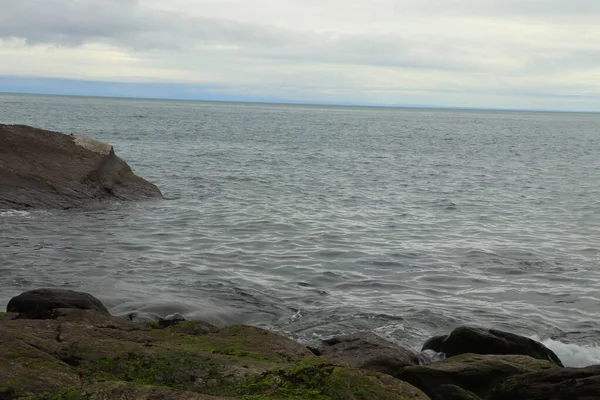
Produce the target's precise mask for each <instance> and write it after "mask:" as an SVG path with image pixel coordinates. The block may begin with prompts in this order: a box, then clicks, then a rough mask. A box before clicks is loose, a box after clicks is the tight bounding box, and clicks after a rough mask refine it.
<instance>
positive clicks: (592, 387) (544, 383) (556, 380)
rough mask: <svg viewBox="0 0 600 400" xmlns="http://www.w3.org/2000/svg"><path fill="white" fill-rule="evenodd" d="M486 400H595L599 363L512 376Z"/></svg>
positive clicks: (599, 391)
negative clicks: (591, 365) (584, 366)
mask: <svg viewBox="0 0 600 400" xmlns="http://www.w3.org/2000/svg"><path fill="white" fill-rule="evenodd" d="M489 399H490V400H567V399H568V400H571V399H573V400H575V399H576V400H598V399H600V366H599V365H596V366H593V367H588V368H560V369H552V370H548V371H543V372H536V373H531V374H526V375H520V376H514V377H512V378H509V379H507V380H506V381H504V382H503V383H502V384H501V385H499V386H498V387H497V388H496V389H495V390H494V391H493V392H492V394H491V395H490V397H489Z"/></svg>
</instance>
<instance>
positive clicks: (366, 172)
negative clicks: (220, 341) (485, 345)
mask: <svg viewBox="0 0 600 400" xmlns="http://www.w3.org/2000/svg"><path fill="white" fill-rule="evenodd" d="M0 123H21V124H29V125H33V126H36V127H40V128H44V129H51V130H57V131H60V132H65V133H81V134H85V135H89V136H91V137H93V138H95V139H98V140H102V141H105V142H108V143H110V144H112V145H114V147H115V150H116V152H117V154H118V155H119V156H120V157H121V158H123V159H124V160H126V161H127V162H128V163H129V164H130V165H131V166H132V168H133V169H134V171H135V172H136V173H137V174H138V175H140V176H143V177H145V178H147V179H148V180H150V181H152V182H154V183H156V184H157V185H158V186H159V187H160V188H161V190H162V191H163V194H164V195H165V196H166V197H167V198H168V200H166V201H163V202H142V203H129V204H110V205H108V206H102V207H92V208H89V209H85V210H69V211H32V212H22V211H7V212H1V213H0V284H1V287H2V291H0V309H1V308H2V307H4V306H5V305H6V303H7V302H8V300H9V299H10V298H11V297H12V296H14V295H17V294H19V293H21V292H22V291H25V290H29V289H34V288H39V287H60V288H68V289H75V290H83V291H87V292H90V293H92V294H94V295H96V296H97V297H98V298H100V299H101V300H102V301H103V302H104V303H105V304H106V305H107V307H108V308H109V309H110V310H111V312H112V313H114V314H118V315H125V314H128V313H130V312H133V311H136V312H138V313H140V315H147V316H151V315H161V316H166V315H168V314H172V313H176V312H178V313H181V314H182V315H184V316H185V317H186V318H197V319H205V320H208V321H210V322H213V323H216V324H220V325H225V324H231V323H247V324H253V325H258V326H261V327H265V328H269V329H274V330H277V331H280V332H284V333H286V334H287V335H289V336H291V337H294V338H296V339H299V340H301V341H303V342H308V343H310V342H312V341H314V340H317V339H318V338H322V337H327V336H331V335H334V334H339V333H349V332H354V331H358V330H373V331H375V332H377V333H378V334H380V335H382V336H384V337H387V338H390V339H392V340H396V341H399V342H403V343H407V344H409V345H411V346H414V347H416V348H418V347H420V345H421V344H422V343H423V342H424V340H425V339H426V338H428V337H430V336H432V335H435V334H440V333H447V332H449V331H450V330H452V329H453V328H455V327H456V326H458V325H460V324H473V325H482V326H486V327H494V328H497V329H503V330H508V331H511V332H515V333H520V334H525V335H529V336H534V335H536V336H537V337H539V338H540V339H541V340H543V341H544V343H546V344H547V345H548V346H549V347H551V348H552V349H554V350H555V351H556V352H557V354H558V355H559V356H561V357H563V359H565V358H566V359H568V361H566V362H565V363H566V364H568V365H573V366H583V365H590V364H594V363H600V349H599V348H598V346H599V344H600V339H599V338H600V289H599V283H600V157H598V155H599V154H600V134H599V131H598V127H600V115H599V114H576V113H540V112H508V111H471V110H430V109H392V108H361V107H328V106H300V105H268V104H238V103H210V102H186V101H159V100H133V99H109V98H80V97H56V96H26V95H9V94H0Z"/></svg>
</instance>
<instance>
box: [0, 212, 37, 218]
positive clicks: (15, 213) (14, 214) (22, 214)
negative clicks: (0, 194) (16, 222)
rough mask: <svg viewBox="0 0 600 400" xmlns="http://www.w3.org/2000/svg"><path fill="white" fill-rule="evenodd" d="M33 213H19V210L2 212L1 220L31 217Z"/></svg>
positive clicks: (0, 214)
mask: <svg viewBox="0 0 600 400" xmlns="http://www.w3.org/2000/svg"><path fill="white" fill-rule="evenodd" d="M30 215H31V213H30V212H28V211H19V210H0V218H2V217H5V218H6V217H27V216H30Z"/></svg>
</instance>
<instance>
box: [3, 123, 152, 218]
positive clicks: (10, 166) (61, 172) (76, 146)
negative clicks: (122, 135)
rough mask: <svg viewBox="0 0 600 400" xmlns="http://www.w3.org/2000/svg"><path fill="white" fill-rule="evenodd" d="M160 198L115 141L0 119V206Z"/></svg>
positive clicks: (65, 205)
mask: <svg viewBox="0 0 600 400" xmlns="http://www.w3.org/2000/svg"><path fill="white" fill-rule="evenodd" d="M149 198H162V194H161V193H160V190H159V189H158V188H157V187H156V186H155V185H153V184H151V183H150V182H148V181H146V180H145V179H142V178H140V177H138V176H136V175H135V174H134V173H133V172H132V170H131V168H130V167H129V165H127V163H125V161H123V160H121V159H120V158H119V157H117V156H116V154H115V152H114V149H113V148H112V146H110V145H107V144H105V143H102V142H98V141H95V140H93V139H90V138H87V137H85V136H79V135H65V134H62V133H58V132H51V131H46V130H42V129H37V128H32V127H30V126H24V125H2V124H0V210H2V209H20V210H22V209H30V208H56V209H68V208H74V207H81V206H84V205H86V204H90V203H93V202H100V201H106V200H141V199H149Z"/></svg>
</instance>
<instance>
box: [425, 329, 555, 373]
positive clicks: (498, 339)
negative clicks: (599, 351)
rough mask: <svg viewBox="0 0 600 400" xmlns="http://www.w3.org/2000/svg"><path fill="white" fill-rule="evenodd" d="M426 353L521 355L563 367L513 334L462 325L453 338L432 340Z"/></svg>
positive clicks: (545, 351) (550, 354)
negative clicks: (428, 351)
mask: <svg viewBox="0 0 600 400" xmlns="http://www.w3.org/2000/svg"><path fill="white" fill-rule="evenodd" d="M423 350H433V351H436V352H440V353H445V354H446V355H447V356H448V357H452V356H456V355H459V354H466V353H473V354H518V355H523V356H529V357H533V358H537V359H540V360H549V361H552V362H553V363H555V364H556V365H558V366H561V367H562V366H563V364H562V362H561V361H560V359H559V358H558V356H557V355H556V354H555V353H554V352H553V351H552V350H550V349H549V348H547V347H546V346H544V345H543V344H542V343H540V342H537V341H535V340H533V339H530V338H528V337H525V336H520V335H515V334H514V333H509V332H503V331H498V330H495V329H485V328H473V327H468V326H461V327H460V328H456V329H455V330H454V331H452V333H450V335H446V336H436V337H433V338H431V339H429V340H428V341H427V342H426V343H425V345H423Z"/></svg>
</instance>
